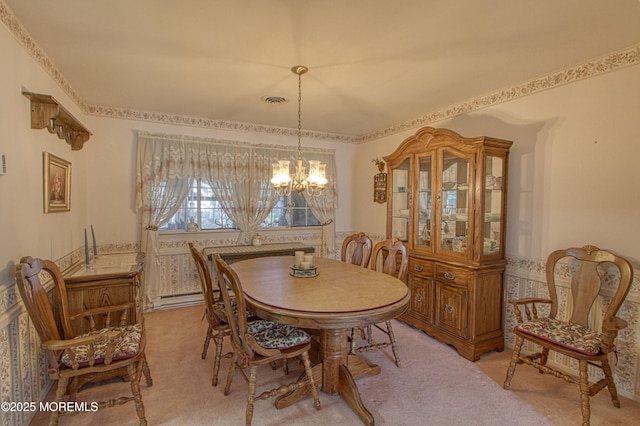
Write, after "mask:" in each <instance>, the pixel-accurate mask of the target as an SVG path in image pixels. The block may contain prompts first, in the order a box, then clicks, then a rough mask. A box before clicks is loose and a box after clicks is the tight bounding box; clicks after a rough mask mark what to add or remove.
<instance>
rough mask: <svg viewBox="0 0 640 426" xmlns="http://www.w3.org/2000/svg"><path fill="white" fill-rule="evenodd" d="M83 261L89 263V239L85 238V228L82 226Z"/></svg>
mask: <svg viewBox="0 0 640 426" xmlns="http://www.w3.org/2000/svg"><path fill="white" fill-rule="evenodd" d="M84 263H85V264H86V265H88V264H89V241H88V240H87V228H84Z"/></svg>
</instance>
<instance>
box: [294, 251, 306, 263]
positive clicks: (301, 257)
mask: <svg viewBox="0 0 640 426" xmlns="http://www.w3.org/2000/svg"><path fill="white" fill-rule="evenodd" d="M295 255H296V266H300V264H301V263H302V262H303V261H304V252H303V251H297V252H296V253H295Z"/></svg>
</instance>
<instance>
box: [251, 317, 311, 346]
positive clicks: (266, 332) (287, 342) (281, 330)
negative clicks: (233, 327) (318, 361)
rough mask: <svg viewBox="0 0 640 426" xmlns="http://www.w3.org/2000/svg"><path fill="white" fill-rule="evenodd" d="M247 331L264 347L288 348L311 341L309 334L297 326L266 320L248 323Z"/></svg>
mask: <svg viewBox="0 0 640 426" xmlns="http://www.w3.org/2000/svg"><path fill="white" fill-rule="evenodd" d="M247 332H248V333H249V334H251V335H252V336H253V337H254V338H255V339H256V342H257V343H258V344H259V345H260V346H262V347H263V348H265V349H280V350H282V349H289V348H293V347H295V346H299V345H304V344H307V343H309V342H310V341H311V336H309V334H307V333H306V332H305V331H303V330H300V329H299V328H296V327H293V326H290V325H284V324H278V323H277V322H273V321H267V320H257V321H253V322H251V323H249V324H248V326H247Z"/></svg>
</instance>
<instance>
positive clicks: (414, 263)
mask: <svg viewBox="0 0 640 426" xmlns="http://www.w3.org/2000/svg"><path fill="white" fill-rule="evenodd" d="M407 272H408V273H410V274H414V275H420V276H423V277H429V278H431V277H433V262H429V261H427V260H422V259H415V258H413V257H409V269H408V271H407Z"/></svg>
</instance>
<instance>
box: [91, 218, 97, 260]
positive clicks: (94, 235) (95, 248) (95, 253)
mask: <svg viewBox="0 0 640 426" xmlns="http://www.w3.org/2000/svg"><path fill="white" fill-rule="evenodd" d="M91 238H93V257H98V248H97V247H96V234H95V233H94V232H93V225H91Z"/></svg>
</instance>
